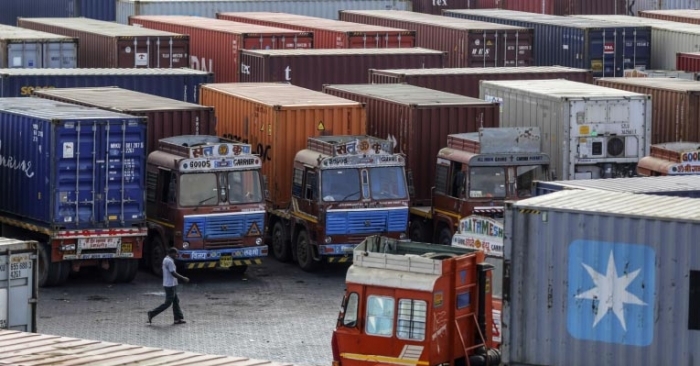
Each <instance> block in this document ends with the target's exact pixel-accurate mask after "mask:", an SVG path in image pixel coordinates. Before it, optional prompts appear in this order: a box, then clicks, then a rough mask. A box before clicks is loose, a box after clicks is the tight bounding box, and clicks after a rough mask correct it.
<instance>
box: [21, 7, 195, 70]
mask: <svg viewBox="0 0 700 366" xmlns="http://www.w3.org/2000/svg"><path fill="white" fill-rule="evenodd" d="M17 24H18V25H19V26H20V27H22V28H27V29H34V30H38V31H42V32H49V33H54V34H61V35H64V36H68V37H73V38H77V39H78V67H81V68H134V67H139V68H180V67H187V66H188V65H189V59H188V58H189V53H190V41H189V37H188V36H187V35H183V34H177V33H171V32H163V31H157V30H152V29H142V28H136V27H130V26H128V25H124V24H117V23H113V22H104V21H101V20H95V19H88V18H19V19H18V20H17Z"/></svg>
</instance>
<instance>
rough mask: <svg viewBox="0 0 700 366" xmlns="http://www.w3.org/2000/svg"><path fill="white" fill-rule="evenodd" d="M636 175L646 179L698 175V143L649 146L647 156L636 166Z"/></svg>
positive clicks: (699, 145) (699, 161)
mask: <svg viewBox="0 0 700 366" xmlns="http://www.w3.org/2000/svg"><path fill="white" fill-rule="evenodd" d="M637 174H639V175H641V176H646V177H656V176H663V175H698V174H700V142H668V143H665V144H657V145H651V149H650V152H649V156H645V157H643V158H641V159H640V160H639V163H638V164H637Z"/></svg>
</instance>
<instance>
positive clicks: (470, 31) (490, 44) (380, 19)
mask: <svg viewBox="0 0 700 366" xmlns="http://www.w3.org/2000/svg"><path fill="white" fill-rule="evenodd" d="M340 20H344V21H348V22H357V23H365V24H372V25H380V26H384V27H394V28H401V29H408V30H413V31H416V46H418V47H425V48H431V49H436V50H441V51H444V52H447V62H446V64H445V67H499V66H501V67H503V66H533V65H534V61H535V60H533V51H532V48H533V42H534V35H533V30H532V29H528V28H524V27H514V26H510V25H503V24H495V23H486V22H479V21H471V20H466V19H456V18H448V17H442V16H437V15H430V14H420V13H412V12H407V11H387V10H375V11H362V10H352V11H350V10H347V11H341V12H340Z"/></svg>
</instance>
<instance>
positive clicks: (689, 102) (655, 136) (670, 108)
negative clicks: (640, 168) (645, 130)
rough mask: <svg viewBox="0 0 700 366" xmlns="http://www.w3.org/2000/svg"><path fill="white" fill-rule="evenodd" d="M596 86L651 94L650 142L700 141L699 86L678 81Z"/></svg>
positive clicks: (616, 82) (619, 80) (625, 81)
mask: <svg viewBox="0 0 700 366" xmlns="http://www.w3.org/2000/svg"><path fill="white" fill-rule="evenodd" d="M596 84H598V85H600V86H605V87H608V88H615V89H621V90H626V91H630V92H633V93H641V94H647V95H651V100H652V103H651V143H652V144H661V143H666V142H683V141H700V83H698V82H697V81H693V80H685V79H676V78H604V79H598V80H596Z"/></svg>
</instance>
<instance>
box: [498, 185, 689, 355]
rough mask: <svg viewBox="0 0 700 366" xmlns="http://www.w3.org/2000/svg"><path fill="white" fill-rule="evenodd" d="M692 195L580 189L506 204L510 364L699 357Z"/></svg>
mask: <svg viewBox="0 0 700 366" xmlns="http://www.w3.org/2000/svg"><path fill="white" fill-rule="evenodd" d="M688 203H689V200H688V199H687V198H677V197H659V196H652V195H637V194H629V193H616V192H603V191H595V192H593V191H578V190H568V191H563V192H557V193H552V194H548V195H544V196H540V197H535V198H530V199H527V200H522V201H519V202H516V203H508V204H507V205H506V216H505V235H504V237H505V240H504V244H505V253H504V254H505V261H506V267H507V268H505V269H504V272H505V273H508V274H509V277H508V278H507V279H505V281H504V284H505V288H504V304H503V324H504V326H503V336H504V339H503V345H502V346H501V349H502V350H503V356H504V360H503V361H504V363H506V364H509V365H523V364H527V365H538V366H539V365H567V366H588V365H639V366H658V365H695V364H696V363H697V360H699V359H700V348H699V347H697V346H696V345H698V344H700V332H698V331H697V330H698V328H700V318H698V317H697V315H696V311H695V310H696V309H698V307H700V304H699V302H700V298H698V296H697V291H698V287H700V271H699V269H700V251H698V250H697V238H698V237H700V205H689V204H688ZM679 208H683V209H679ZM506 325H507V326H506Z"/></svg>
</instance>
